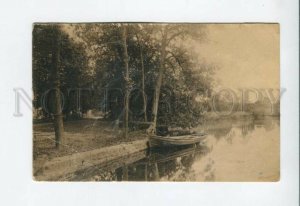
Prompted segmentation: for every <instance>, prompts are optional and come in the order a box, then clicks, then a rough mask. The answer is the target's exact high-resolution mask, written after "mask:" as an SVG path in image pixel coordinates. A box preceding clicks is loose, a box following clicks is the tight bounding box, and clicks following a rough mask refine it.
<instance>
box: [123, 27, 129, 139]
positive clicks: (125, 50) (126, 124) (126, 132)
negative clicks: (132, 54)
mask: <svg viewBox="0 0 300 206" xmlns="http://www.w3.org/2000/svg"><path fill="white" fill-rule="evenodd" d="M126 39H127V30H126V25H122V43H123V58H124V66H125V74H124V79H125V98H124V101H125V103H124V135H125V137H127V135H128V117H129V85H130V79H129V68H128V53H127V42H126V41H127V40H126Z"/></svg>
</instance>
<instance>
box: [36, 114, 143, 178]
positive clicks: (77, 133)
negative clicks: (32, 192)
mask: <svg viewBox="0 0 300 206" xmlns="http://www.w3.org/2000/svg"><path fill="white" fill-rule="evenodd" d="M64 130H65V132H64V144H62V145H61V149H60V150H58V149H56V148H55V134H54V128H53V124H52V123H39V124H34V125H33V174H34V175H35V176H36V175H38V174H39V175H40V172H41V171H45V168H47V167H48V168H49V171H50V173H49V174H51V175H49V174H48V175H46V176H45V177H42V178H36V179H37V180H46V179H49V178H50V177H52V176H53V174H52V172H51V170H53V173H54V176H57V174H56V172H55V171H56V169H55V168H56V167H61V166H62V167H66V168H69V169H71V168H73V166H75V167H77V168H78V169H80V167H78V165H77V162H78V161H79V162H80V161H84V160H85V161H87V162H89V161H91V158H92V157H91V156H90V155H89V154H93V153H94V152H95V151H98V150H100V151H98V152H99V154H98V153H97V152H96V154H98V155H100V154H101V156H103V157H106V159H98V160H97V161H96V162H95V163H97V164H98V163H102V161H104V160H106V161H109V160H110V157H114V158H117V157H116V156H115V155H116V154H119V155H126V154H127V153H128V152H129V151H130V150H131V149H132V147H137V148H138V150H144V149H146V144H141V142H145V141H147V139H148V137H147V135H146V134H145V133H144V132H142V131H131V132H130V135H128V137H127V138H124V137H123V135H122V129H121V128H119V127H118V126H117V125H116V124H114V122H107V121H100V120H93V119H83V120H76V121H67V122H64ZM135 144H138V146H134V145H135ZM141 145H143V146H141ZM125 147H126V148H125ZM127 147H128V148H127ZM101 149H104V150H103V151H105V152H104V153H103V152H102V150H101ZM135 151H136V149H134V150H133V151H132V152H135ZM104 154H105V155H104ZM81 155H82V156H81ZM61 158H62V159H65V160H64V161H62V160H61ZM76 159H77V160H76ZM71 160H72V161H71ZM93 161H94V159H93ZM54 163H55V164H56V165H53V164H54ZM47 165H48V166H47ZM57 165H61V166H57ZM76 165H77V166H76ZM70 167H71V168H70ZM73 169H74V168H73ZM61 171H64V170H63V169H61ZM65 172H67V171H65ZM50 179H51V178H50Z"/></svg>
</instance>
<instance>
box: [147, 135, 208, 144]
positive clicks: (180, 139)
mask: <svg viewBox="0 0 300 206" xmlns="http://www.w3.org/2000/svg"><path fill="white" fill-rule="evenodd" d="M205 138H206V134H201V135H183V136H173V137H162V136H153V137H150V139H149V143H150V147H171V146H184V145H193V144H198V143H200V142H202V141H204V140H205Z"/></svg>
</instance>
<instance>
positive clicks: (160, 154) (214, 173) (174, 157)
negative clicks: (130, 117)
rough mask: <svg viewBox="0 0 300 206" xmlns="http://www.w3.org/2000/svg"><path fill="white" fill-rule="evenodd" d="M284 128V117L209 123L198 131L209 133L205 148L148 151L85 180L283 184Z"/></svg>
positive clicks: (203, 145) (88, 173) (86, 177)
mask: <svg viewBox="0 0 300 206" xmlns="http://www.w3.org/2000/svg"><path fill="white" fill-rule="evenodd" d="M279 125H280V122H279V118H278V117H260V118H252V119H236V120H230V119H223V120H217V121H215V120H214V121H206V122H204V123H203V124H201V125H200V126H198V127H197V128H195V130H197V131H199V132H200V131H201V132H206V133H208V137H207V139H206V142H205V143H203V144H202V145H201V146H198V147H196V148H195V147H185V148H176V149H175V148H173V149H156V150H151V151H142V152H140V153H139V154H134V156H131V157H128V158H127V157H126V161H124V162H123V163H122V161H121V162H120V161H118V162H117V163H114V164H111V165H110V166H106V167H102V168H100V169H99V168H98V169H97V170H95V169H92V172H87V173H86V175H85V176H82V177H84V178H83V179H84V180H88V181H229V182H230V181H238V182H240V181H278V180H279V177H280V155H279V154H280V151H279V150H280V144H279V142H280V138H279V136H280V130H279ZM81 175H82V174H81ZM77 180H78V179H77ZM79 180H80V179H79ZM81 180H82V179H81Z"/></svg>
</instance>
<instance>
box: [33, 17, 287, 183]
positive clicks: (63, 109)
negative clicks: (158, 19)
mask: <svg viewBox="0 0 300 206" xmlns="http://www.w3.org/2000/svg"><path fill="white" fill-rule="evenodd" d="M279 31H280V26H279V24H276V23H236V24H232V23H230V24H229V23H218V24H214V23H127V22H123V23H34V24H33V27H32V88H33V99H32V112H33V114H32V117H33V119H32V121H33V134H32V142H33V148H32V160H33V162H32V167H33V170H32V171H33V174H32V175H33V179H34V180H35V181H91V182H97V181H100V182H101V181H144V182H147V181H160V182H174V181H175V182H277V181H279V180H280V96H281V95H282V94H284V90H280V32H279Z"/></svg>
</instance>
